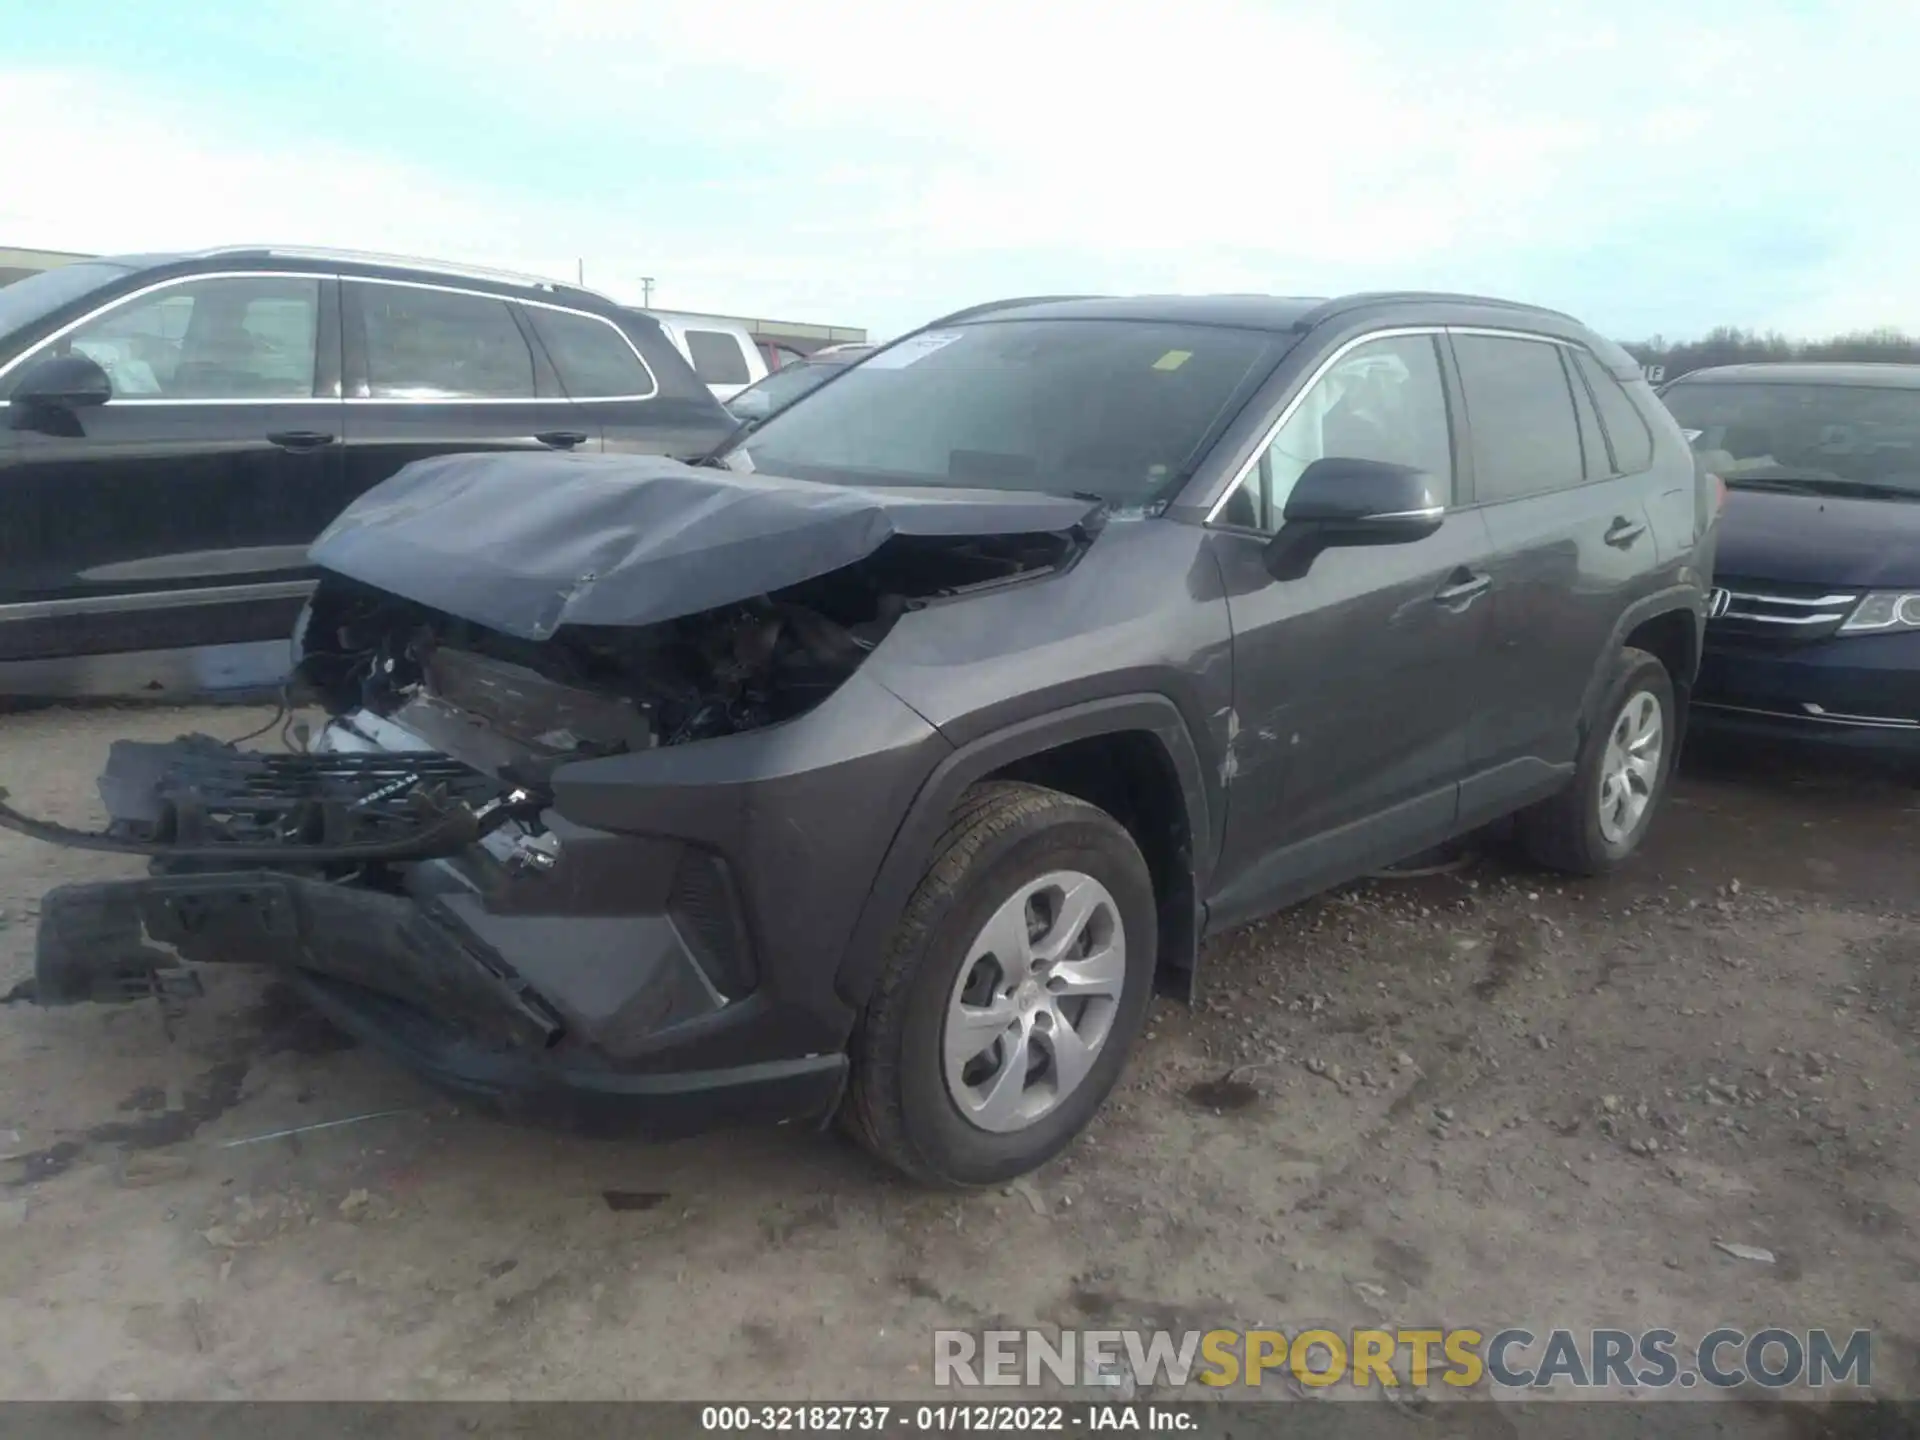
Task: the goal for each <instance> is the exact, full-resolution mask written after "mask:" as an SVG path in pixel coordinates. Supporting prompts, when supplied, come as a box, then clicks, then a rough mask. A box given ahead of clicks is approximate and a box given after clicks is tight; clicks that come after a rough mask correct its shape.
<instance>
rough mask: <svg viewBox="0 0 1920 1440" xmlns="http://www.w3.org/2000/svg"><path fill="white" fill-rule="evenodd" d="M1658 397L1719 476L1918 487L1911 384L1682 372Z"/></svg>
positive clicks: (1916, 416) (1919, 403)
mask: <svg viewBox="0 0 1920 1440" xmlns="http://www.w3.org/2000/svg"><path fill="white" fill-rule="evenodd" d="M1661 398H1662V399H1663V400H1664V401H1665V402H1666V405H1667V408H1668V409H1669V410H1671V411H1672V412H1673V417H1674V419H1676V420H1678V421H1679V422H1680V424H1681V427H1682V428H1683V429H1685V430H1686V432H1687V438H1688V439H1689V440H1691V441H1692V442H1693V448H1694V453H1695V454H1696V455H1698V456H1699V457H1700V461H1701V464H1702V465H1703V466H1704V467H1705V468H1706V469H1708V470H1711V471H1713V472H1714V473H1715V474H1716V475H1719V476H1720V477H1721V478H1722V479H1724V480H1725V481H1726V482H1727V483H1728V484H1729V485H1755V486H1765V485H1767V484H1768V483H1769V482H1774V483H1781V482H1790V483H1793V484H1797V485H1802V486H1812V487H1814V488H1820V487H1823V486H1824V487H1827V488H1831V489H1836V490H1840V489H1848V488H1868V489H1876V490H1877V489H1887V490H1893V491H1899V492H1909V493H1912V494H1914V495H1916V496H1920V389H1910V390H1909V389H1893V388H1891V387H1889V388H1884V389H1882V388H1877V387H1874V386H1867V385H1819V384H1808V385H1782V384H1771V383H1755V384H1725V385H1723V384H1716V383H1701V384H1696V385H1689V384H1687V383H1686V382H1684V381H1682V382H1680V383H1679V384H1677V385H1675V386H1673V387H1672V388H1671V389H1669V390H1668V391H1667V392H1666V393H1665V394H1664V395H1663V396H1662V397H1661Z"/></svg>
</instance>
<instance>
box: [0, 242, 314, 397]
mask: <svg viewBox="0 0 1920 1440" xmlns="http://www.w3.org/2000/svg"><path fill="white" fill-rule="evenodd" d="M338 278H339V277H338V276H337V275H320V274H316V273H315V272H314V271H311V270H205V271H201V272H200V273H198V274H194V275H171V276H168V277H167V278H166V279H165V280H156V281H154V282H153V283H152V284H151V285H142V286H141V287H140V288H139V289H138V290H130V291H128V292H127V293H126V294H125V295H118V296H115V297H114V298H113V299H111V300H109V301H107V302H106V303H105V304H104V305H96V306H95V307H94V308H93V309H91V310H89V311H88V312H87V313H86V314H84V315H82V316H81V317H80V318H79V319H77V320H69V321H68V322H67V323H66V324H64V325H62V326H61V327H60V328H59V329H58V330H55V331H54V332H53V333H52V334H51V335H43V336H41V337H40V340H39V341H38V342H37V343H36V344H35V345H34V346H33V348H32V349H30V350H23V351H21V352H20V353H19V354H18V355H16V356H14V357H13V359H11V360H9V361H7V363H6V364H4V365H0V380H4V379H6V378H7V376H8V375H9V374H10V373H11V372H12V371H13V370H14V369H15V368H17V367H18V366H20V365H22V364H24V363H25V362H26V361H28V360H31V359H32V358H33V357H34V356H35V355H38V354H39V353H40V352H41V351H42V350H44V349H46V348H47V346H49V345H52V344H53V343H55V342H56V341H59V340H64V339H65V338H66V337H67V336H69V335H71V334H72V333H73V332H74V331H76V330H78V329H79V328H80V327H81V326H82V325H89V324H92V323H93V322H94V321H95V320H98V319H99V318H100V317H101V316H102V315H110V314H112V313H113V312H114V311H115V310H118V309H120V307H121V306H123V305H131V304H132V303H133V302H134V301H136V300H143V299H145V298H146V297H147V296H149V295H152V294H154V293H155V292H156V291H160V290H171V289H173V288H174V287H175V286H177V285H191V284H195V283H197V282H199V281H201V280H311V281H313V282H314V283H315V284H318V283H319V282H320V281H322V280H337V279H338ZM316 319H317V316H316ZM314 334H315V336H316V338H317V337H318V334H319V327H318V325H317V323H316V325H315V328H314ZM324 398H325V397H323V396H316V395H293V396H289V397H287V398H286V399H282V400H262V399H261V398H260V397H258V396H255V397H251V400H252V402H253V403H256V404H261V403H264V404H274V405H287V404H296V405H297V404H299V403H300V402H301V401H302V400H316V399H324ZM235 403H242V404H244V403H247V401H244V400H242V401H230V400H217V399H207V400H165V399H161V400H144V401H141V400H109V401H107V404H109V405H140V404H145V405H229V404H235ZM327 403H329V404H331V403H332V402H331V401H328V402H327Z"/></svg>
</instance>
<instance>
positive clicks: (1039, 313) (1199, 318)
mask: <svg viewBox="0 0 1920 1440" xmlns="http://www.w3.org/2000/svg"><path fill="white" fill-rule="evenodd" d="M1394 305H1408V306H1416V305H1417V306H1423V307H1434V306H1445V307H1450V308H1455V309H1462V310H1465V309H1472V310H1482V311H1496V312H1503V313H1511V314H1514V315H1528V316H1533V317H1535V318H1537V319H1541V320H1552V321H1553V322H1555V324H1556V327H1558V326H1565V325H1567V324H1578V322H1577V321H1575V320H1573V317H1571V316H1569V315H1563V314H1561V313H1560V312H1559V311H1557V310H1547V309H1544V308H1542V307H1540V306H1536V305H1523V304H1519V303H1517V302H1515V301H1511V300H1495V299H1491V298H1489V297H1487V296H1484V295H1452V294H1444V293H1436V292H1431V291H1416V290H1383V291H1368V292H1362V293H1358V294H1353V295H1342V296H1336V297H1333V298H1331V299H1329V298H1327V297H1324V296H1301V295H1129V296H1109V295H1047V296H1037V297H1034V298H1031V299H1023V300H1001V301H994V302H991V303H989V304H986V305H975V306H973V307H971V308H969V309H966V310H961V311H958V312H956V313H955V314H952V315H949V316H946V317H945V318H944V319H943V320H938V321H935V322H934V323H935V324H947V325H953V324H960V323H963V322H966V321H979V320H996V321H998V320H1138V321H1148V322H1160V323H1165V324H1185V325H1220V326H1230V327H1233V328H1235V329H1242V330H1270V331H1275V332H1287V333H1298V332H1300V331H1304V330H1310V329H1312V328H1313V327H1314V326H1315V325H1318V324H1320V323H1321V322H1322V321H1323V320H1329V319H1333V318H1334V317H1336V316H1339V315H1342V314H1345V313H1348V312H1350V311H1356V310H1367V309H1376V308H1385V307H1390V306H1394Z"/></svg>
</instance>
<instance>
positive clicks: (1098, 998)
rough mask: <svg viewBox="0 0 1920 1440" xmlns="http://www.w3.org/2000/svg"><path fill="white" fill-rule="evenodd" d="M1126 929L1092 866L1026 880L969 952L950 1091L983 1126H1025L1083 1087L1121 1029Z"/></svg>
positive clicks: (946, 1057) (953, 1023)
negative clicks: (1117, 1025)
mask: <svg viewBox="0 0 1920 1440" xmlns="http://www.w3.org/2000/svg"><path fill="white" fill-rule="evenodd" d="M1126 980H1127V935H1126V926H1125V925H1124V924H1123V923H1122V921H1121V919H1120V907H1119V905H1118V904H1116V903H1115V901H1114V898H1113V895H1112V893H1111V892H1109V891H1108V889H1107V887H1106V886H1104V885H1102V884H1101V883H1100V882H1099V881H1098V880H1096V879H1094V878H1093V877H1092V876H1091V875H1083V874H1081V873H1080V872H1079V871H1077V870H1056V871H1054V872H1053V873H1051V874H1048V875H1042V876H1041V877H1040V878H1039V879H1037V880H1031V881H1029V882H1027V883H1026V884H1025V885H1022V886H1021V887H1020V888H1019V890H1017V891H1015V892H1014V894H1013V895H1011V896H1010V897H1008V899H1007V901H1006V903H1005V904H1003V905H1001V906H1000V908H999V909H997V910H995V911H994V912H993V915H992V916H991V917H990V918H989V919H988V921H987V923H986V924H985V925H984V926H982V927H981V930H980V933H979V934H978V935H976V936H975V937H974V940H973V944H972V945H971V946H969V947H968V949H967V958H966V960H965V961H964V962H963V963H962V964H961V966H960V974H959V976H958V977H957V978H956V979H955V981H954V984H953V993H952V995H951V996H950V997H948V1000H947V1018H946V1023H945V1025H944V1026H943V1027H942V1030H941V1053H942V1064H943V1068H944V1070H945V1073H946V1079H947V1094H948V1095H949V1096H951V1097H952V1099H953V1103H954V1104H955V1105H956V1106H958V1107H959V1109H960V1113H961V1114H962V1115H964V1116H966V1117H967V1119H968V1120H969V1121H971V1122H972V1123H973V1124H975V1125H977V1126H979V1127H980V1128H981V1129H982V1130H991V1131H994V1132H995V1133H997V1134H1006V1133H1008V1132H1010V1131H1014V1130H1023V1129H1025V1128H1026V1127H1027V1126H1029V1125H1031V1124H1033V1122H1034V1121H1036V1120H1038V1119H1040V1117H1041V1116H1043V1115H1046V1114H1048V1113H1050V1112H1051V1111H1052V1110H1054V1109H1055V1108H1056V1107H1057V1106H1058V1105H1059V1104H1060V1103H1061V1102H1062V1101H1063V1100H1065V1099H1066V1098H1067V1097H1068V1096H1069V1095H1071V1094H1073V1092H1074V1091H1075V1090H1077V1089H1078V1088H1079V1087H1080V1083H1081V1082H1082V1081H1083V1080H1085V1079H1086V1078H1087V1073H1088V1072H1089V1071H1090V1070H1092V1069H1093V1062H1094V1057H1095V1056H1097V1055H1098V1054H1099V1053H1100V1047H1101V1046H1102V1045H1104V1044H1106V1042H1107V1037H1108V1035H1109V1034H1111V1033H1112V1030H1113V1022H1114V1017H1115V1016H1116V1015H1117V1014H1118V1013H1119V1009H1120V995H1121V992H1122V990H1124V989H1125V987H1126Z"/></svg>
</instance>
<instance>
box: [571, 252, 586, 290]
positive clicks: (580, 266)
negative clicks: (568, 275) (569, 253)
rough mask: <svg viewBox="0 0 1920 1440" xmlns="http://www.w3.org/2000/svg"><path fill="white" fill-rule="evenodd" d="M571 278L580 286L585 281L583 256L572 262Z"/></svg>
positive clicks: (584, 260)
mask: <svg viewBox="0 0 1920 1440" xmlns="http://www.w3.org/2000/svg"><path fill="white" fill-rule="evenodd" d="M573 278H574V279H575V280H577V281H578V282H579V283H580V284H581V285H582V286H584V285H585V284H586V283H587V262H586V259H585V258H584V257H582V258H581V259H578V260H575V261H574V262H573Z"/></svg>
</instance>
